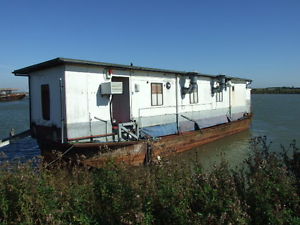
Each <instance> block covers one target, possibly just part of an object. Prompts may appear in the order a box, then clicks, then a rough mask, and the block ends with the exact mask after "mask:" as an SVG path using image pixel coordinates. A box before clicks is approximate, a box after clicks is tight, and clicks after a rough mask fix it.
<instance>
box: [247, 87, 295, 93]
mask: <svg viewBox="0 0 300 225" xmlns="http://www.w3.org/2000/svg"><path fill="white" fill-rule="evenodd" d="M251 94H300V88H299V87H268V88H253V89H252V91H251Z"/></svg>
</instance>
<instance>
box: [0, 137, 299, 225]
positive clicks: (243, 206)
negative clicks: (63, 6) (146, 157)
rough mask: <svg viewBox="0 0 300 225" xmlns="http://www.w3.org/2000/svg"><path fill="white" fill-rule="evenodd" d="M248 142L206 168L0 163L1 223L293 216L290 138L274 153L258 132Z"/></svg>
mask: <svg viewBox="0 0 300 225" xmlns="http://www.w3.org/2000/svg"><path fill="white" fill-rule="evenodd" d="M251 146H252V150H253V151H252V154H251V155H250V156H249V157H248V159H247V160H246V161H245V163H244V164H243V166H241V167H240V168H239V169H236V170H232V169H230V167H229V164H228V163H227V162H225V161H222V162H221V163H220V165H217V166H215V167H213V168H212V169H211V170H210V171H209V172H203V170H202V168H201V166H200V165H198V164H197V163H196V164H194V165H188V166H185V167H184V166H183V165H176V164H174V163H171V162H162V163H160V164H156V165H150V166H148V167H127V166H125V165H115V164H114V163H113V162H109V163H108V164H107V165H106V166H105V167H103V168H101V169H90V168H85V167H82V166H78V165H77V166H76V165H72V167H70V166H69V165H68V164H66V163H62V162H60V164H56V165H52V166H51V168H47V167H45V166H41V167H40V168H38V167H37V166H36V165H37V163H36V162H34V161H33V162H28V163H26V164H24V163H17V164H13V163H4V164H3V163H2V165H1V168H0V224H300V213H299V212H300V197H299V193H300V192H299V190H300V188H299V171H300V170H299V168H300V167H299V149H297V148H296V143H294V142H293V143H292V144H291V146H290V148H289V149H284V148H283V151H282V153H281V154H275V153H272V152H271V151H270V145H269V143H268V142H267V140H266V138H265V137H259V138H255V139H253V140H252V144H251ZM290 153H291V155H290V156H289V154H290Z"/></svg>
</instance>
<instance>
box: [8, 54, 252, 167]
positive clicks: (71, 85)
mask: <svg viewBox="0 0 300 225" xmlns="http://www.w3.org/2000/svg"><path fill="white" fill-rule="evenodd" d="M13 73H14V74H15V75H16V76H27V77H28V80H29V96H30V129H31V135H32V137H34V138H36V139H37V141H38V143H39V145H40V148H41V151H42V154H43V155H44V156H45V157H50V155H51V154H50V153H51V151H52V150H59V151H62V153H63V154H64V155H65V154H66V155H73V154H75V153H77V154H84V155H85V156H86V160H85V163H86V164H88V165H91V166H99V165H102V164H103V163H104V162H105V161H107V160H108V159H111V158H113V159H114V160H116V161H117V162H119V161H120V162H126V163H129V164H132V165H138V164H142V163H145V162H146V163H147V162H150V161H151V160H153V159H156V158H161V157H164V156H167V155H170V154H174V153H176V152H182V151H186V150H189V149H191V148H193V147H195V146H198V145H201V144H205V143H208V142H212V141H214V140H217V139H220V138H223V137H225V136H228V135H232V134H235V133H238V132H241V131H243V130H246V129H248V128H249V126H250V122H251V95H250V92H251V88H250V84H251V80H249V79H243V78H237V77H232V76H227V75H216V76H214V75H208V74H202V73H198V72H185V71H175V70H166V69H156V68H147V67H139V66H133V65H132V64H131V65H121V64H112V63H103V62H94V61H85V60H76V59H67V58H55V59H52V60H49V61H46V62H42V63H39V64H35V65H32V66H29V67H25V68H22V69H18V70H15V71H13Z"/></svg>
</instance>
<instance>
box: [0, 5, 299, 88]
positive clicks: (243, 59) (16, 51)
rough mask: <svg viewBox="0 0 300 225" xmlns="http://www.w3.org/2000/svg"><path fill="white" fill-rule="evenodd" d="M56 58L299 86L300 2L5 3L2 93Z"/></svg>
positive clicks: (0, 43) (0, 27) (0, 28)
mask: <svg viewBox="0 0 300 225" xmlns="http://www.w3.org/2000/svg"><path fill="white" fill-rule="evenodd" d="M56 57H66V58H74V59H84V60H93V61H100V62H110V63H119V64H127V65H129V64H130V63H133V65H136V66H145V67H155V68H163V69H172V70H182V71H197V72H200V73H206V74H213V75H218V74H226V75H230V76H238V77H243V78H249V79H252V80H253V85H252V87H270V86H295V87H300V1H299V0H282V1H278V0H270V1H269V0H251V1H246V0H207V1H204V0H197V1H196V0H195V1H190V0H184V1H180V0H172V1H169V0H165V1H164V0H148V1H145V0H138V1H137V0H132V1H131V0H120V1H115V0H109V1H108V0H106V1H101V0H97V1H96V0H95V1H92V0H84V1H83V0H82V1H78V0H72V1H66V0H60V1H56V0H51V1H47V0H42V1H41V0H38V1H35V0H26V1H24V0H8V1H7V0H0V88H4V87H13V88H20V89H21V90H28V84H27V78H25V77H15V76H14V75H13V74H12V73H11V72H12V71H13V70H16V69H19V68H22V67H25V66H29V65H32V64H35V63H39V62H43V61H46V60H49V59H52V58H56Z"/></svg>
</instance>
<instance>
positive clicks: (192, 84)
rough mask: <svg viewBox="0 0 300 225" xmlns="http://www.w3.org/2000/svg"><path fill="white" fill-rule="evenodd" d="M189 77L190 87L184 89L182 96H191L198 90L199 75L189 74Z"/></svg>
mask: <svg viewBox="0 0 300 225" xmlns="http://www.w3.org/2000/svg"><path fill="white" fill-rule="evenodd" d="M187 75H189V79H190V85H189V87H182V88H181V90H182V94H184V95H185V94H189V93H192V92H193V91H194V90H196V88H197V77H196V75H197V73H188V74H187Z"/></svg>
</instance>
